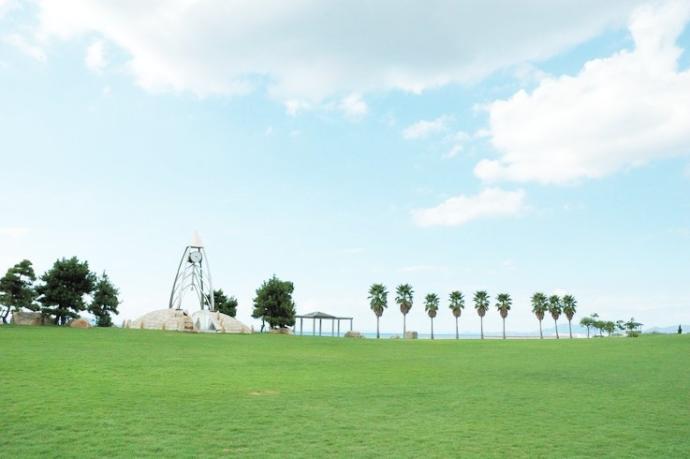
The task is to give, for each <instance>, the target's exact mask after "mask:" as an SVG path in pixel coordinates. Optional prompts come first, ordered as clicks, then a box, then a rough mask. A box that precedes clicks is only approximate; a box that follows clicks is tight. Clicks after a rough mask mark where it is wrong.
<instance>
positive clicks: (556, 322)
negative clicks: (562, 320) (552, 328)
mask: <svg viewBox="0 0 690 459" xmlns="http://www.w3.org/2000/svg"><path fill="white" fill-rule="evenodd" d="M553 323H554V324H555V325H556V339H561V337H560V336H558V321H557V320H556V319H553Z"/></svg>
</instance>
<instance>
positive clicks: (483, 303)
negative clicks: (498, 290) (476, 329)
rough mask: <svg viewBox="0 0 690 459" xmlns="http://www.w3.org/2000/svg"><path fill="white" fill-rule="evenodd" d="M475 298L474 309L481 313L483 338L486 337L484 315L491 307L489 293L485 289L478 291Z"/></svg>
mask: <svg viewBox="0 0 690 459" xmlns="http://www.w3.org/2000/svg"><path fill="white" fill-rule="evenodd" d="M473 300H474V309H476V310H477V314H479V320H480V324H481V325H480V326H481V332H482V339H484V315H485V314H486V311H487V310H488V309H489V294H488V293H486V292H485V291H484V290H480V291H478V292H475V294H474V298H473Z"/></svg>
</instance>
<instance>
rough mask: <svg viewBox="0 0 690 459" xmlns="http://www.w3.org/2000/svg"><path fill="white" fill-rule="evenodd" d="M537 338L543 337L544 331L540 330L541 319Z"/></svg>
mask: <svg viewBox="0 0 690 459" xmlns="http://www.w3.org/2000/svg"><path fill="white" fill-rule="evenodd" d="M539 339H544V332H543V331H542V330H541V319H540V320H539Z"/></svg>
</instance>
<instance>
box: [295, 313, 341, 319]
mask: <svg viewBox="0 0 690 459" xmlns="http://www.w3.org/2000/svg"><path fill="white" fill-rule="evenodd" d="M296 317H303V318H305V319H337V317H336V316H332V315H330V314H326V313H325V312H320V311H315V312H310V313H309V314H298V315H297V316H296Z"/></svg>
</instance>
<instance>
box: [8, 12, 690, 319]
mask: <svg viewBox="0 0 690 459" xmlns="http://www.w3.org/2000/svg"><path fill="white" fill-rule="evenodd" d="M57 3H58V2H48V1H45V2H43V1H27V2H23V1H16V0H14V1H13V0H9V1H8V0H0V191H1V193H0V270H1V271H4V270H5V269H7V268H8V267H9V266H11V265H12V264H14V263H16V262H17V261H19V260H21V259H22V258H29V259H31V260H32V261H33V262H34V264H35V265H36V268H37V270H38V271H41V272H42V271H44V270H45V269H47V268H48V267H49V266H50V265H51V264H52V262H53V261H54V260H55V259H56V258H58V257H62V256H72V255H76V256H78V257H80V258H83V259H86V260H88V261H89V262H90V265H91V266H92V268H93V269H94V270H98V271H102V270H106V271H107V272H108V273H109V275H110V276H111V278H112V279H113V280H114V282H115V283H116V284H117V286H118V287H119V288H120V290H121V297H122V300H123V304H122V306H121V315H120V318H121V319H124V318H135V317H137V316H138V315H140V314H142V313H144V312H147V311H150V310H153V309H159V308H163V307H166V306H167V297H168V295H169V290H170V287H171V282H172V278H173V276H174V274H175V272H174V271H175V268H176V263H177V261H178V257H179V256H180V253H181V251H182V250H183V248H184V246H185V244H186V243H187V241H188V240H189V239H190V237H191V234H192V232H193V231H194V230H198V231H199V232H200V234H201V236H202V238H203V239H204V241H205V242H206V245H207V249H208V252H209V258H210V262H211V267H212V271H213V275H214V283H215V284H216V286H217V287H221V288H223V289H224V290H225V291H226V292H230V293H232V294H235V295H237V296H238V298H239V300H240V310H239V315H238V317H239V318H240V319H241V320H243V321H245V322H247V323H250V324H251V323H254V322H252V320H251V319H250V318H249V315H250V311H251V300H252V298H253V292H254V290H255V289H256V287H257V286H258V285H259V284H260V283H261V281H262V280H264V279H266V278H267V277H269V276H270V275H272V274H273V273H275V274H276V275H278V276H279V277H281V278H285V279H289V280H292V281H294V282H295V286H296V291H295V298H296V302H297V306H298V311H299V312H310V311H313V310H322V311H327V312H331V313H335V314H342V315H354V317H355V328H357V329H361V330H371V329H373V327H374V324H375V320H374V316H373V314H372V313H371V312H370V311H369V309H368V304H367V298H366V296H367V289H368V286H369V285H370V284H371V283H373V282H383V283H385V284H386V285H387V286H388V287H389V290H393V289H394V287H395V285H397V284H399V283H402V282H409V283H411V284H413V286H414V287H415V290H416V293H417V295H416V304H415V306H414V307H413V309H412V312H411V313H410V315H409V318H408V324H409V325H410V327H411V328H416V329H418V330H420V331H426V329H427V320H428V319H427V318H426V316H425V315H424V313H423V307H422V297H423V295H424V294H426V293H428V292H436V293H438V294H440V295H441V296H442V298H443V299H444V302H443V303H442V308H444V309H445V308H446V306H447V304H446V302H445V299H446V297H447V294H448V292H450V291H451V290H454V289H460V290H462V291H463V292H465V293H466V295H468V296H469V295H471V293H472V292H473V291H474V290H477V289H487V290H488V291H489V293H490V294H492V296H495V295H496V294H497V293H500V292H504V291H505V292H508V293H511V294H512V295H513V298H514V303H515V304H514V307H513V310H512V311H511V314H510V316H509V319H508V325H507V328H508V329H509V330H516V331H518V330H519V331H529V330H534V329H536V327H537V323H536V320H535V319H534V318H533V316H532V315H531V314H530V312H529V311H530V306H529V296H530V295H531V294H532V293H533V292H535V291H537V290H542V291H545V292H547V293H552V292H556V293H565V292H569V293H572V294H573V295H575V296H576V298H577V299H578V301H579V310H580V312H581V314H579V315H580V316H581V315H583V314H587V313H592V312H598V313H599V314H600V315H602V316H604V317H607V318H611V319H623V318H625V319H627V318H629V317H630V316H634V317H635V318H637V319H639V320H640V321H641V322H643V323H645V324H646V325H650V326H652V325H668V324H676V323H681V322H682V323H687V322H688V317H689V312H688V311H690V292H689V290H688V279H689V277H688V276H689V274H690V261H688V260H690V199H689V198H690V166H689V163H690V160H689V158H688V156H689V154H690V72H688V70H687V69H688V63H689V62H690V60H689V59H690V58H689V56H688V52H687V50H688V48H690V33H689V31H688V27H687V23H688V19H690V4H689V3H688V2H685V1H676V2H653V3H649V4H648V3H646V2H635V1H630V2H615V5H613V3H614V2H611V3H612V4H611V5H604V6H602V5H599V3H601V2H593V1H592V2H589V1H587V2H573V3H572V4H568V3H567V2H566V3H562V4H560V6H555V5H554V4H553V2H546V1H544V2H532V4H531V5H530V6H529V7H520V8H517V7H513V8H514V10H513V11H511V10H510V9H509V8H505V7H502V6H501V2H486V4H485V5H482V6H481V7H474V8H472V7H470V6H469V4H463V3H462V2H460V3H458V2H443V1H435V2H429V3H428V4H426V3H425V5H421V4H420V5H415V4H411V5H408V4H398V3H395V4H393V3H389V2H381V3H380V4H379V5H376V6H374V7H371V8H363V7H361V6H359V5H358V4H350V5H349V6H348V5H344V4H339V3H333V4H328V3H327V2H310V1H304V2H297V3H294V4H290V5H288V4H283V3H281V2H267V4H265V5H262V6H258V5H257V4H253V5H249V4H246V3H243V2H214V1H206V2H179V1H171V2H163V3H161V4H155V5H156V6H153V5H154V4H147V5H142V4H140V3H139V2H132V3H127V2H106V1H90V2H86V1H79V0H70V1H68V2H59V3H60V4H59V5H57ZM576 3H577V5H576ZM391 300H392V295H391ZM391 303H392V301H391ZM468 306H470V305H468ZM401 323H402V319H401V316H400V313H399V311H398V310H397V307H395V306H394V305H393V304H391V305H390V307H389V309H388V311H386V313H385V314H384V317H383V321H382V328H383V329H384V330H386V331H390V332H394V331H397V330H399V329H400V328H401ZM453 327H454V323H453V320H452V316H451V315H450V312H448V313H447V314H444V313H442V314H441V315H440V316H439V319H437V321H436V330H437V331H439V332H443V331H451V330H452V329H453ZM478 328H479V320H478V318H477V316H476V314H475V313H474V312H473V311H472V310H471V308H469V309H468V310H467V311H466V312H465V314H464V316H463V318H462V320H461V331H465V332H472V333H473V332H476V331H477V330H478ZM486 328H487V329H488V330H499V329H500V318H499V316H498V314H497V313H495V312H492V313H491V314H490V315H489V317H488V318H487V320H486Z"/></svg>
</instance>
